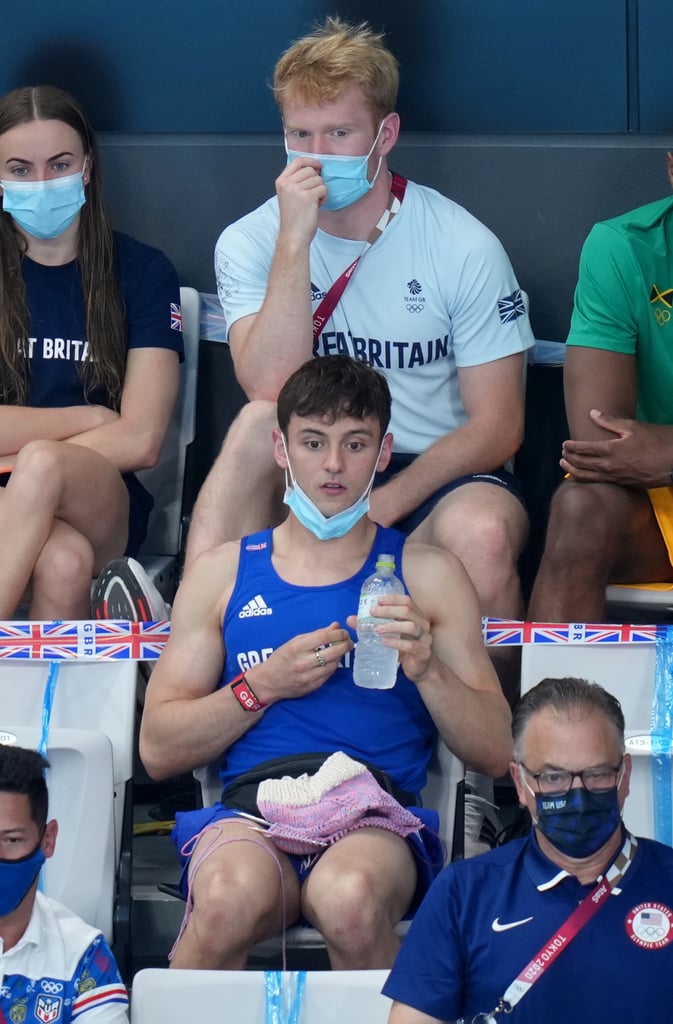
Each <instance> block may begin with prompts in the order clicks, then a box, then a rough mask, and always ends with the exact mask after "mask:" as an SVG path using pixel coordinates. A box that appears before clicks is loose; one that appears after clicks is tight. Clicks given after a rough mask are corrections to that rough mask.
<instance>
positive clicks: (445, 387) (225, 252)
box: [215, 182, 534, 453]
mask: <svg viewBox="0 0 673 1024" xmlns="http://www.w3.org/2000/svg"><path fill="white" fill-rule="evenodd" d="M278 224H279V210H278V200H277V199H276V198H275V197H274V198H272V199H269V200H268V201H267V202H266V203H264V204H263V205H262V206H260V207H258V209H256V210H253V212H252V213H249V214H247V215H246V216H245V217H242V218H241V219H240V220H238V221H236V222H235V223H234V224H231V225H230V226H229V227H227V228H225V230H224V231H223V232H222V234H221V235H220V237H219V239H218V241H217V245H216V248H215V272H216V276H217V288H218V294H219V298H220V302H221V303H222V307H223V310H224V317H225V322H226V325H227V332H229V330H230V329H231V327H232V324H234V323H236V321H237V320H240V319H241V318H242V317H245V316H248V315H250V314H252V313H257V312H258V311H259V309H260V308H261V306H262V303H263V301H264V296H265V294H266V286H267V281H268V277H269V272H270V268H271V262H272V259H273V255H274V249H275V245H276V238H277V235H278ZM363 250H366V251H365V252H364V255H363V257H362V259H361V261H360V263H359V264H358V267H357V269H356V271H355V273H354V274H353V276H352V278H351V280H350V281H349V283H348V285H347V286H346V290H345V291H344V293H343V295H342V298H341V300H340V302H339V303H338V304H337V306H336V308H335V310H334V312H333V314H332V316H331V318H330V319H329V320H328V321H327V323H326V324H325V326H324V329H323V331H322V332H321V334H320V336H319V338H318V340H317V343H316V345H315V346H314V354H315V355H329V354H334V353H341V352H343V353H347V354H350V355H354V356H356V357H358V358H361V359H366V360H367V362H369V363H371V365H372V366H373V367H374V368H375V369H381V370H382V371H383V372H384V373H385V375H386V377H387V379H388V384H389V386H390V390H391V394H392V397H393V408H392V421H391V430H392V432H393V435H394V450H395V451H398V452H411V453H420V452H422V451H425V449H426V448H428V447H429V446H430V445H431V444H432V443H433V442H434V441H436V440H438V439H439V438H440V437H442V436H443V435H444V434H447V433H449V432H450V431H451V430H454V429H455V428H456V427H458V426H460V425H461V424H462V423H464V422H465V421H466V419H467V414H466V412H465V409H464V406H463V403H462V400H461V396H460V388H459V384H458V375H457V368H458V367H466V366H478V365H480V364H482V363H488V362H491V361H493V360H495V359H500V358H502V357H503V356H508V355H512V354H513V353H517V352H523V351H525V350H526V349H528V348H530V347H531V346H532V345H533V344H534V339H533V336H532V333H531V329H530V324H529V321H528V315H527V312H526V310H525V308H524V304H523V300H522V298H521V293H520V291H519V286H518V284H517V281H516V278H515V276H514V271H513V270H512V266H511V264H510V262H509V259H508V258H507V254H506V253H505V250H504V249H503V247H502V245H501V244H500V242H499V241H498V239H497V238H496V237H495V235H494V234H493V233H492V232H491V231H489V230H488V228H486V227H484V225H483V224H481V223H480V221H478V220H477V219H476V218H475V217H473V216H472V214H470V213H468V212H467V210H465V209H463V207H461V206H459V205H458V204H457V203H454V202H453V201H452V200H450V199H447V198H446V197H445V196H442V195H440V194H439V192H436V191H435V190H434V189H430V188H427V187H425V186H422V185H416V184H414V183H413V182H409V183H408V185H407V189H406V194H405V197H404V200H403V202H402V207H401V209H400V212H399V213H398V214H397V216H396V217H395V218H394V219H393V220H392V221H391V223H390V224H389V225H388V227H387V228H386V229H385V231H384V232H383V235H382V236H381V237H380V238H379V239H378V240H377V241H376V242H375V244H374V245H373V246H371V247H366V245H365V243H363V242H361V241H352V240H350V239H344V238H336V237H334V236H333V235H329V234H327V233H326V232H324V231H321V230H320V229H319V230H318V232H317V234H316V236H315V238H314V239H313V242H312V243H311V249H310V275H311V280H310V287H311V296H312V305H313V311H314V312H315V310H316V309H317V307H318V305H319V304H320V301H321V300H322V298H323V296H324V295H325V293H326V292H327V291H328V290H329V288H330V285H331V284H332V283H333V282H334V281H335V280H336V279H337V278H338V277H339V276H340V275H341V274H342V273H343V271H344V270H345V269H346V267H348V266H349V265H350V263H351V262H352V261H353V260H354V259H355V257H356V256H358V255H359V254H360V253H362V252H363ZM279 337H282V329H279ZM270 355H271V353H270Z"/></svg>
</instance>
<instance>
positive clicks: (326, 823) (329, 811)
mask: <svg viewBox="0 0 673 1024" xmlns="http://www.w3.org/2000/svg"><path fill="white" fill-rule="evenodd" d="M332 757H333V758H335V759H337V758H340V759H341V760H340V761H339V762H338V767H339V769H341V768H342V766H343V765H345V763H346V762H350V765H352V766H354V767H353V769H352V774H351V772H350V770H347V771H346V772H343V771H337V775H339V774H341V775H343V774H351V777H350V778H345V779H344V778H342V779H341V780H337V781H336V783H335V784H334V785H333V786H331V788H327V789H325V790H324V791H323V792H320V793H319V796H318V797H317V798H316V795H315V790H314V791H313V792H311V782H312V781H317V779H318V776H320V774H321V773H323V772H324V771H325V769H328V771H327V775H329V762H330V761H332V758H328V760H327V761H326V762H325V765H323V768H321V769H320V771H319V772H318V773H316V775H315V776H303V777H302V778H301V779H298V780H292V781H293V783H295V782H296V783H298V786H297V785H293V786H292V787H291V788H292V789H293V795H292V797H291V798H290V799H289V800H288V798H287V796H285V794H284V792H283V785H282V784H283V783H284V782H286V783H289V782H290V781H291V780H289V779H285V780H268V781H266V782H263V783H261V784H260V787H259V790H258V794H257V805H258V807H259V810H260V813H261V814H262V816H263V817H264V818H265V819H266V821H268V822H269V823H270V827H269V829H268V830H267V832H266V835H267V836H268V837H269V838H270V839H272V840H273V842H274V843H275V845H276V846H277V847H278V848H279V849H281V850H284V851H285V852H286V853H294V854H306V853H316V852H318V851H319V850H320V849H321V848H324V847H326V846H329V845H331V844H332V843H335V842H336V841H337V840H338V839H341V837H342V836H344V835H346V833H347V832H351V831H352V830H353V829H356V828H371V827H374V828H384V829H387V830H388V831H389V832H396V833H397V834H398V835H400V836H408V835H409V834H410V833H411V832H416V831H418V829H420V828H423V827H424V826H423V822H422V821H421V820H420V819H419V818H417V817H416V816H415V815H414V814H412V813H411V812H410V811H407V810H405V808H404V807H402V806H401V805H400V804H398V802H397V801H396V800H395V799H394V798H393V797H392V796H390V794H389V793H386V791H385V790H384V789H382V788H381V787H380V786H379V784H378V783H377V782H376V780H375V779H374V776H373V775H372V774H371V772H369V771H368V770H367V769H366V768H365V767H364V765H360V764H358V763H357V762H354V761H352V759H351V758H348V757H347V756H346V755H345V754H343V753H341V752H339V753H337V754H335V755H332ZM355 766H357V767H355ZM349 767H350V766H349ZM304 780H305V783H306V785H305V796H304V802H299V801H300V800H302V796H301V789H302V786H301V784H302V782H304ZM273 783H276V785H275V786H274V785H273ZM319 788H320V787H318V789H319Z"/></svg>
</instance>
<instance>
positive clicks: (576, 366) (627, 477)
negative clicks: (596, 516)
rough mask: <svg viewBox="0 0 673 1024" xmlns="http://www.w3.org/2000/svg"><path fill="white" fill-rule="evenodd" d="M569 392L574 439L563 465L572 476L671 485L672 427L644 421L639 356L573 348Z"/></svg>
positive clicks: (567, 378)
mask: <svg viewBox="0 0 673 1024" xmlns="http://www.w3.org/2000/svg"><path fill="white" fill-rule="evenodd" d="M564 384H565V395H566V410H567V414H568V423H569V425H570V433H571V439H570V440H567V441H565V442H564V444H563V449H562V457H561V466H562V468H563V469H564V470H565V471H566V472H567V473H570V474H571V475H572V477H573V479H574V480H577V481H579V482H585V483H612V484H619V485H621V486H623V487H639V488H647V487H661V486H664V485H667V484H670V483H671V470H673V426H669V425H666V424H649V423H641V422H639V421H638V420H636V419H635V415H636V403H637V386H636V363H635V356H633V355H629V354H626V353H622V352H610V351H607V350H606V349H594V348H585V347H581V346H575V345H572V346H569V348H568V351H567V354H566V366H565V382H564Z"/></svg>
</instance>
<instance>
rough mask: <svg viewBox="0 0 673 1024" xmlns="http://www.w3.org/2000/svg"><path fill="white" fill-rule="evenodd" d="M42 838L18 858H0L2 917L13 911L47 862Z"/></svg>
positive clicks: (0, 910) (0, 908) (0, 913)
mask: <svg viewBox="0 0 673 1024" xmlns="http://www.w3.org/2000/svg"><path fill="white" fill-rule="evenodd" d="M41 842H42V840H40V842H39V843H38V844H37V846H36V847H35V849H34V850H33V851H32V852H31V853H28V854H26V856H25V857H20V858H19V859H18V860H0V918H1V917H7V915H8V914H11V913H13V912H14V911H15V910H16V908H17V907H18V906H19V904H20V903H21V901H22V900H23V899H24V898H25V895H26V893H27V892H28V890H29V889H30V887H31V885H32V884H33V882H34V881H35V879H36V878H37V876H38V875H39V873H40V868H41V867H42V865H43V864H44V862H45V856H44V850H43V849H42V846H41Z"/></svg>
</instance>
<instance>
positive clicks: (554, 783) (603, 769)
mask: <svg viewBox="0 0 673 1024" xmlns="http://www.w3.org/2000/svg"><path fill="white" fill-rule="evenodd" d="M519 764H520V765H521V767H522V768H523V770H524V771H525V772H526V774H527V775H530V776H531V778H533V779H535V781H536V782H537V785H538V789H539V790H540V792H541V793H548V794H552V793H553V794H554V795H555V796H565V794H566V793H568V792H569V791H570V787H571V786H572V784H573V782H574V781H575V779H579V780H580V782H581V783H582V785H583V786H584V788H585V789H588V790H589V792H590V793H600V792H601V791H603V790H606V789H612V788H613V787H614V786H616V785H617V779H618V777H619V773H620V772H621V770H622V765H623V764H624V758H623V757H622V758H621V759H620V762H619V764H618V765H617V767H616V768H612V767H611V766H610V765H599V766H598V767H597V768H584V769H583V770H582V771H581V772H567V771H563V769H561V768H552V769H549V770H547V771H544V772H532V771H531V770H530V768H526V765H525V764H524V763H523V761H520V762H519Z"/></svg>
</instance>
